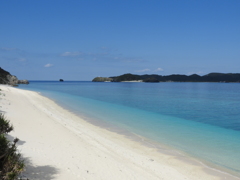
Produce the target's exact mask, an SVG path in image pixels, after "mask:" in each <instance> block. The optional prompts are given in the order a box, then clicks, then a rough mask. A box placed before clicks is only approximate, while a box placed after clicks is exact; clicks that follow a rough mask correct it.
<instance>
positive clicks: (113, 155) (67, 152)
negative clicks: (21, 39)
mask: <svg viewBox="0 0 240 180" xmlns="http://www.w3.org/2000/svg"><path fill="white" fill-rule="evenodd" d="M0 89H1V91H0V93H1V95H0V111H3V113H4V114H5V116H6V117H7V118H8V119H9V120H10V121H11V123H12V124H13V126H14V131H13V132H11V133H10V138H14V137H18V138H19V139H20V142H19V143H18V149H19V150H20V152H21V154H22V155H23V157H24V158H25V160H26V171H25V172H24V173H23V174H24V175H25V176H26V177H28V178H29V179H30V180H32V179H36V180H50V179H51V180H52V179H56V180H66V179H67V180H75V179H81V180H83V179H87V180H100V179H102V180H118V179H119V180H131V179H136V180H141V179H142V180H154V179H165V180H182V179H184V180H186V179H188V180H213V179H216V180H217V179H228V180H229V179H238V178H234V177H232V176H228V175H226V174H224V173H219V172H217V171H215V170H210V169H209V168H205V167H204V166H201V165H200V164H199V163H197V162H196V163H193V162H192V161H188V160H187V159H188V158H186V157H184V156H183V157H181V158H179V157H178V158H177V157H175V156H172V155H166V154H162V153H160V152H158V151H157V150H156V149H154V148H151V147H147V146H144V145H142V144H141V143H139V142H136V141H133V140H130V139H128V138H126V137H125V136H123V135H120V134H117V133H115V132H111V131H108V130H106V129H103V128H100V127H97V126H95V125H92V124H90V123H88V122H86V121H84V119H81V117H78V116H76V115H75V114H73V113H71V112H69V111H67V110H65V109H63V108H62V107H60V106H58V105H57V104H56V103H55V102H54V101H52V100H50V99H48V98H45V97H43V96H41V95H39V94H38V93H36V92H31V91H26V90H20V89H17V88H13V87H10V86H5V85H0Z"/></svg>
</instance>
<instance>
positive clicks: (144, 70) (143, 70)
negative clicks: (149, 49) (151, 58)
mask: <svg viewBox="0 0 240 180" xmlns="http://www.w3.org/2000/svg"><path fill="white" fill-rule="evenodd" d="M147 71H150V69H142V70H137V71H136V72H147Z"/></svg>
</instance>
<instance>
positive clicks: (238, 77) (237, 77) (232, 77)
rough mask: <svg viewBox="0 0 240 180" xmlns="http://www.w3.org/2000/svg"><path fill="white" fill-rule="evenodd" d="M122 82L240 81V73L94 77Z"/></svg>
mask: <svg viewBox="0 0 240 180" xmlns="http://www.w3.org/2000/svg"><path fill="white" fill-rule="evenodd" d="M106 79H107V80H108V81H111V82H122V81H142V82H240V73H209V74H206V75H203V76H200V75H198V74H192V75H189V76H188V75H181V74H172V75H167V76H162V75H157V74H151V75H149V74H145V75H136V74H130V73H128V74H123V75H120V76H113V77H109V78H106V77H97V78H94V79H93V80H92V81H93V82H104V81H107V80H106Z"/></svg>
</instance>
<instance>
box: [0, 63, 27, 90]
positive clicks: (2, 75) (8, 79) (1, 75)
mask: <svg viewBox="0 0 240 180" xmlns="http://www.w3.org/2000/svg"><path fill="white" fill-rule="evenodd" d="M0 84H8V85H11V86H17V85H18V84H29V82H28V81H27V80H18V78H17V77H16V76H13V75H11V74H10V73H9V72H8V71H5V70H4V69H2V68H1V67H0Z"/></svg>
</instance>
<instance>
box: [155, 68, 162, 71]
mask: <svg viewBox="0 0 240 180" xmlns="http://www.w3.org/2000/svg"><path fill="white" fill-rule="evenodd" d="M155 71H163V69H162V68H157V69H156V70H155Z"/></svg>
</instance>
